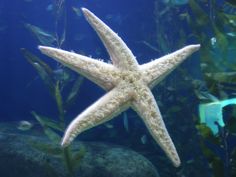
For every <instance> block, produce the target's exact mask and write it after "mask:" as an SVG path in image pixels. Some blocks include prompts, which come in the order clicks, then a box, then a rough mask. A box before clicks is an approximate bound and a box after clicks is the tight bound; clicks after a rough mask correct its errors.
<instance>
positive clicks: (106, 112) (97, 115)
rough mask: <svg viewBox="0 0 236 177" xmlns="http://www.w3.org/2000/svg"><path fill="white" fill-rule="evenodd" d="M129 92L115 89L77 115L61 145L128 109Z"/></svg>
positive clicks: (123, 89) (65, 144)
mask: <svg viewBox="0 0 236 177" xmlns="http://www.w3.org/2000/svg"><path fill="white" fill-rule="evenodd" d="M129 99H130V91H128V89H125V88H121V87H115V88H114V89H112V90H111V91H110V92H108V93H107V94H105V95H104V96H103V97H101V98H100V99H99V100H98V101H96V102H95V103H94V104H92V105H91V106H90V107H88V108H87V109H86V110H85V111H83V112H82V113H81V114H80V115H78V116H77V117H76V118H75V119H74V120H73V121H72V122H71V123H70V125H69V126H68V128H67V130H66V131H65V134H64V137H63V140H62V143H61V145H62V146H63V147H66V146H68V145H69V144H70V143H71V142H72V141H73V140H74V138H75V137H76V136H77V135H78V134H80V133H81V132H83V131H85V130H87V129H90V128H92V127H95V126H97V125H99V124H102V123H104V122H106V121H108V120H110V119H112V118H113V117H114V116H116V115H118V114H119V113H121V112H122V111H124V110H125V109H127V108H128V106H129Z"/></svg>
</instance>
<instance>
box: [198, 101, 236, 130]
mask: <svg viewBox="0 0 236 177" xmlns="http://www.w3.org/2000/svg"><path fill="white" fill-rule="evenodd" d="M230 104H236V98H232V99H227V100H223V101H215V102H211V103H205V104H200V105H199V114H200V122H201V123H205V124H206V125H207V126H208V127H209V128H210V129H211V130H212V132H213V134H214V135H215V134H217V133H218V131H219V130H218V126H217V125H216V123H215V122H217V123H218V124H219V126H221V127H224V126H225V123H224V120H223V113H222V110H223V108H224V107H225V106H228V105H230Z"/></svg>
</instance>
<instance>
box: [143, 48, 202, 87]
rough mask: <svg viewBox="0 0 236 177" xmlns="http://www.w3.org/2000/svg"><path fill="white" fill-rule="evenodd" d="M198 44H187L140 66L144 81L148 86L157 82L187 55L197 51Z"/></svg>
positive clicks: (152, 85)
mask: <svg viewBox="0 0 236 177" xmlns="http://www.w3.org/2000/svg"><path fill="white" fill-rule="evenodd" d="M199 48H200V45H189V46H186V47H184V48H182V49H180V50H177V51H176V52H174V53H171V54H169V55H166V56H163V57H161V58H159V59H156V60H153V61H152V62H149V63H147V64H143V65H141V66H140V68H141V71H142V73H143V75H144V78H145V82H146V83H147V84H148V85H149V87H150V88H152V87H154V86H155V85H156V84H158V83H159V82H160V81H161V80H162V79H164V78H165V77H166V76H167V75H168V74H169V73H170V72H171V71H173V70H174V69H175V68H176V67H177V66H178V65H179V64H180V63H181V62H182V61H184V60H185V59H186V58H187V57H188V56H190V55H191V54H192V53H194V52H195V51H197V50H198V49H199Z"/></svg>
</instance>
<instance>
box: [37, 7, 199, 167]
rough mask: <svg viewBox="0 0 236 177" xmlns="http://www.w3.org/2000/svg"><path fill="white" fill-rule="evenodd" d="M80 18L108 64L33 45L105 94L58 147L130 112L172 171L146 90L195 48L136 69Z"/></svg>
mask: <svg viewBox="0 0 236 177" xmlns="http://www.w3.org/2000/svg"><path fill="white" fill-rule="evenodd" d="M82 11H83V13H84V16H85V17H86V19H87V20H88V22H89V23H90V25H91V26H92V27H93V28H94V30H95V31H96V32H97V34H98V35H99V37H100V39H101V40H102V42H103V43H104V45H105V47H106V49H107V51H108V53H109V55H110V57H111V61H112V64H109V63H105V62H102V61H101V60H96V59H93V58H90V57H86V56H83V55H79V54H76V53H73V52H67V51H64V50H61V49H56V48H52V47H45V46H39V49H40V50H41V52H42V53H44V54H46V55H48V56H50V57H52V58H54V59H55V60H57V61H59V62H60V63H62V64H64V65H65V66H67V67H69V68H71V69H72V70H74V71H76V72H78V73H79V74H81V75H83V76H85V77H86V78H88V79H90V80H91V81H93V82H95V83H96V84H98V85H99V86H101V87H102V88H103V89H105V90H106V91H107V93H106V94H105V95H104V96H103V97H101V98H100V99H98V100H97V101H96V102H95V103H94V104H92V105H91V106H90V107H88V108H87V109H86V110H85V111H83V112H82V113H81V114H79V115H78V116H77V117H76V118H75V119H74V120H73V121H72V122H71V123H70V125H69V126H68V128H67V130H66V132H65V134H64V137H63V140H62V146H63V147H65V146H68V145H69V144H70V143H71V142H72V141H73V140H74V138H75V137H76V136H77V135H78V134H80V133H81V132H83V131H85V130H87V129H90V128H92V127H94V126H97V125H99V124H102V123H104V122H106V121H108V120H110V119H112V118H113V117H115V116H116V115H118V114H119V113H121V112H122V111H124V110H126V109H128V108H129V107H131V108H132V109H134V110H135V111H136V112H137V113H138V115H139V116H140V117H141V118H142V120H143V121H144V123H145V125H146V126H147V128H148V130H149V132H150V133H151V135H152V137H153V138H154V139H155V141H156V142H157V143H158V144H159V145H160V146H161V148H162V149H163V150H164V152H165V153H166V155H167V156H168V157H169V158H170V160H171V161H172V162H173V164H174V165H175V166H176V167H177V166H179V165H180V159H179V156H178V153H177V151H176V149H175V146H174V144H173V142H172V140H171V138H170V136H169V134H168V132H167V129H166V127H165V124H164V122H163V120H162V116H161V114H160V111H159V108H158V106H157V103H156V101H155V99H154V96H153V94H152V92H151V88H153V87H154V86H155V85H157V84H158V83H159V82H160V81H161V80H162V79H163V78H164V77H165V76H167V75H168V74H169V73H170V72H171V71H172V70H173V69H175V68H176V67H177V66H178V65H179V64H180V63H181V62H182V61H183V60H184V59H186V58H187V57H188V56H189V55H191V54H192V53H193V52H195V51H197V50H198V49H199V48H200V45H189V46H186V47H184V48H182V49H180V50H178V51H176V52H174V53H171V54H168V55H166V56H164V57H161V58H159V59H155V60H152V61H151V62H149V63H146V64H142V65H139V64H138V62H137V60H136V58H135V56H134V55H133V54H132V52H131V51H130V49H129V48H128V47H127V46H126V44H125V43H124V42H123V40H122V39H121V38H120V37H119V36H118V35H117V34H116V33H114V32H113V31H112V30H111V29H110V28H109V27H108V26H107V25H106V24H104V23H103V22H102V21H101V20H100V19H99V18H98V17H96V16H95V15H94V14H93V13H92V12H90V11H89V10H87V9H85V8H82Z"/></svg>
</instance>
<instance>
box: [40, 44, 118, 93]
mask: <svg viewBox="0 0 236 177" xmlns="http://www.w3.org/2000/svg"><path fill="white" fill-rule="evenodd" d="M39 49H40V51H41V52H42V53H44V54H46V55H47V56H49V57H52V58H54V59H55V60H57V61H58V62H60V63H62V64H63V65H65V66H67V67H69V68H70V69H72V70H74V71H76V72H78V73H79V74H81V75H83V76H84V77H86V78H88V79H90V80H91V81H93V82H95V83H96V84H98V85H99V86H100V87H102V88H103V89H105V90H110V89H111V88H113V87H114V85H113V84H114V83H115V80H116V79H115V76H116V75H117V72H118V71H117V69H116V68H115V67H114V66H112V65H111V64H108V63H104V62H102V61H99V60H96V59H92V58H90V57H86V56H83V55H79V54H76V53H73V52H67V51H65V50H61V49H56V48H52V47H45V46H39Z"/></svg>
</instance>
